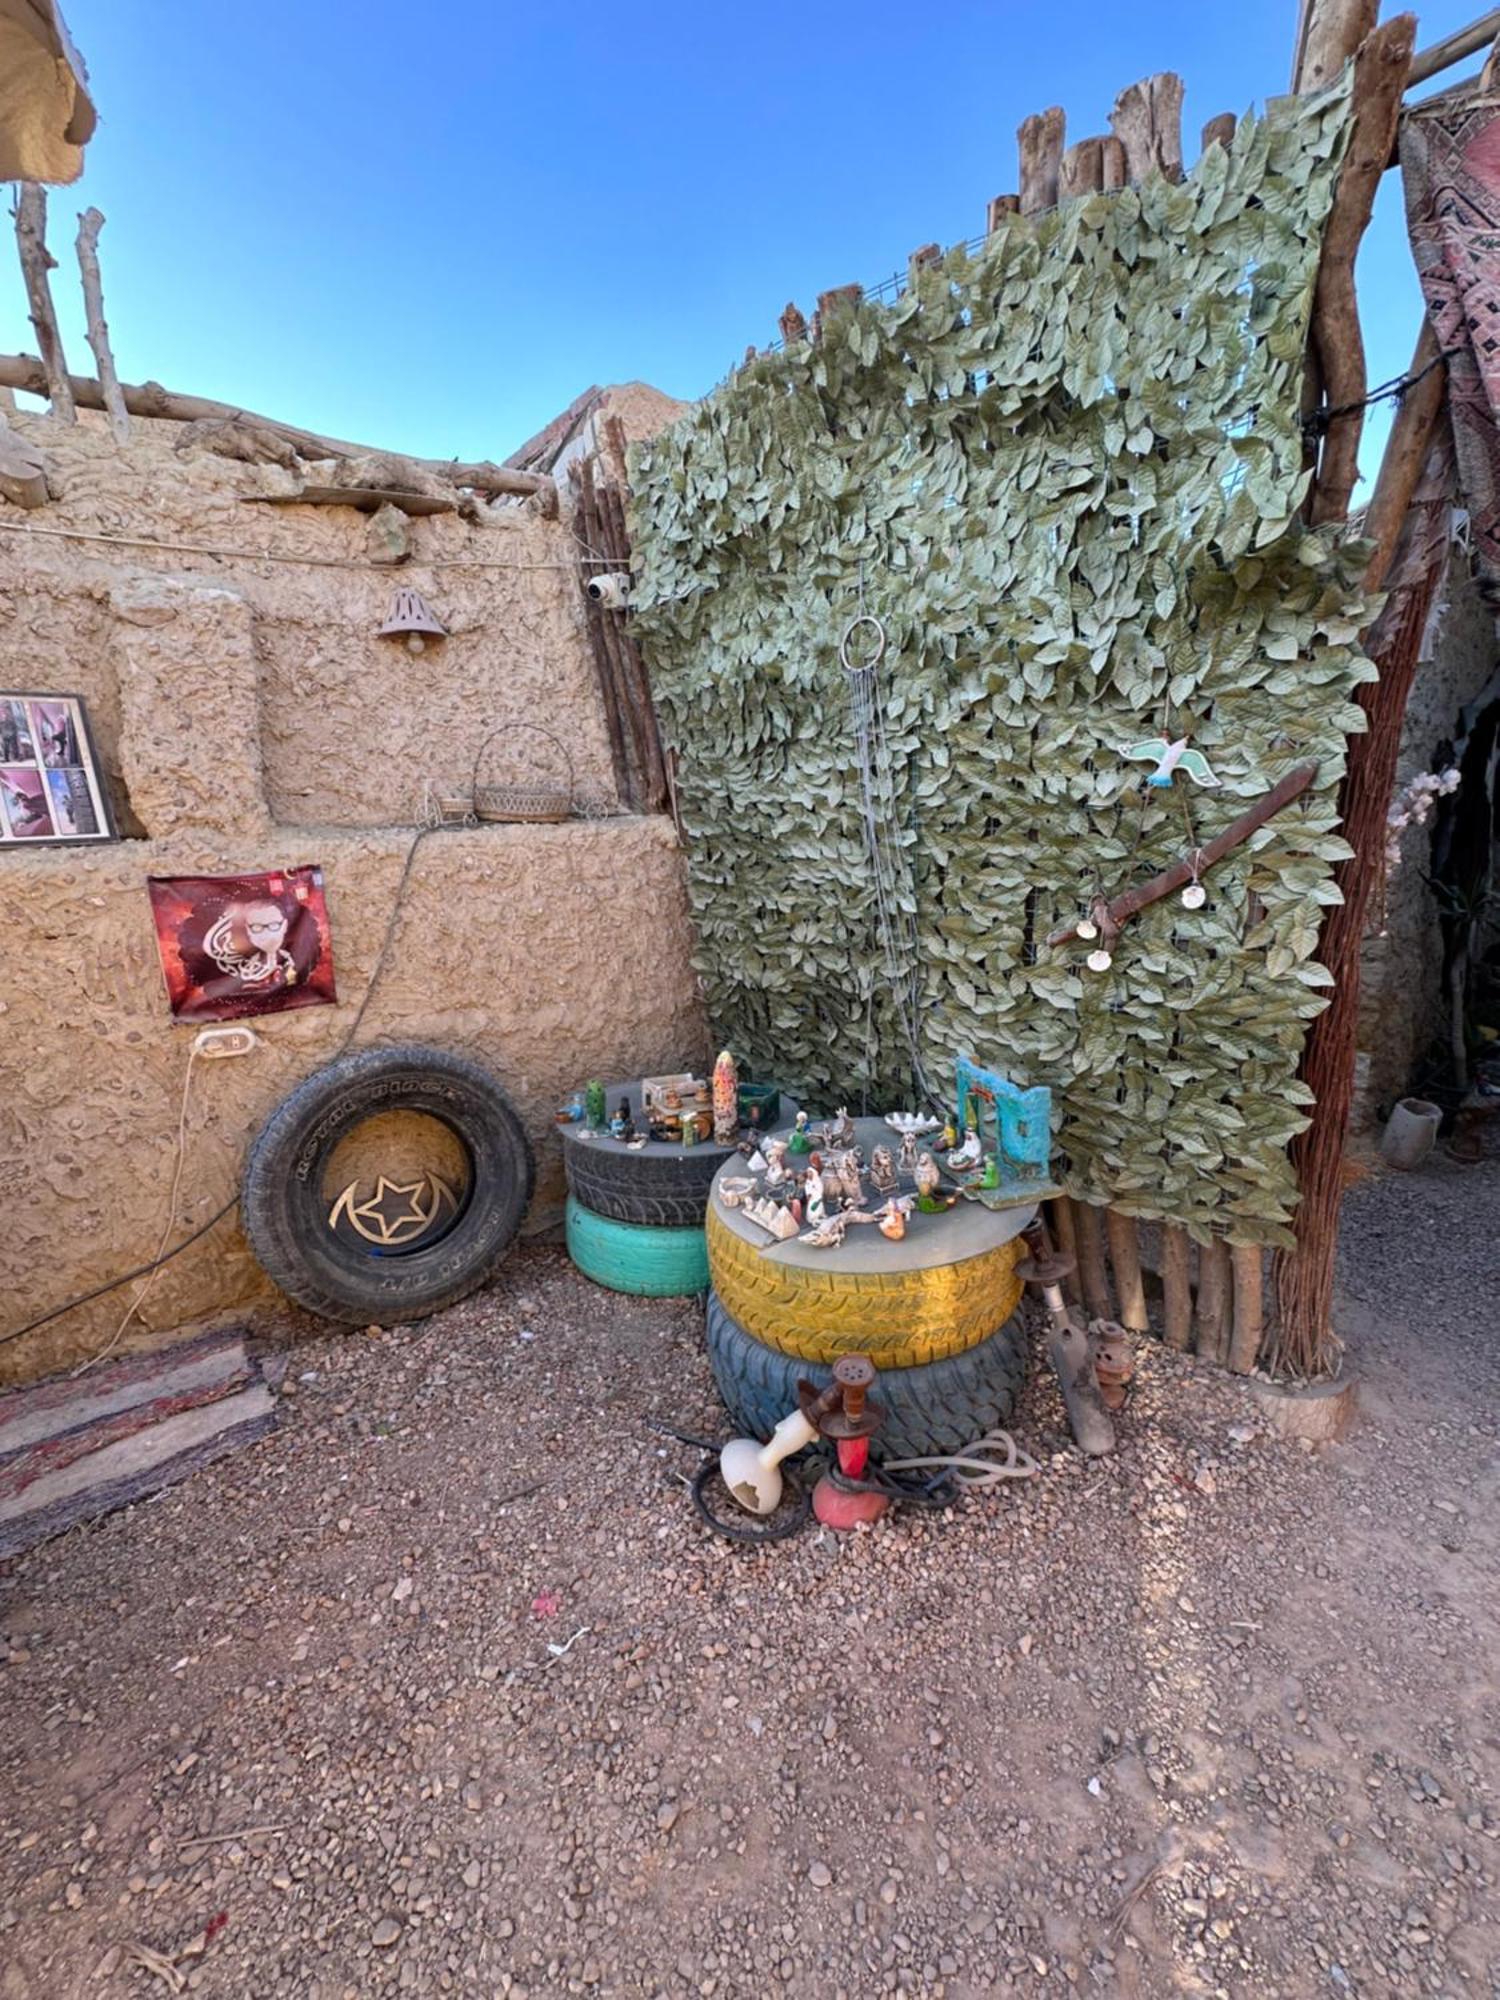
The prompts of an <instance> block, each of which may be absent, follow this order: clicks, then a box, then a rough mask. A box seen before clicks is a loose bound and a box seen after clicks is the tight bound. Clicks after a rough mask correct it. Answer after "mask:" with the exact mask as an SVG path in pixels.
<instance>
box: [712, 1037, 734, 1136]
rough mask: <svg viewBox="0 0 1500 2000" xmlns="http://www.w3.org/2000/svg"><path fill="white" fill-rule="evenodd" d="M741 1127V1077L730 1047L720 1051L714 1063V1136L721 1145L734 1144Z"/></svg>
mask: <svg viewBox="0 0 1500 2000" xmlns="http://www.w3.org/2000/svg"><path fill="white" fill-rule="evenodd" d="M739 1129H740V1079H739V1072H738V1071H737V1070H736V1068H735V1066H734V1057H733V1056H732V1055H731V1054H730V1053H729V1051H728V1049H722V1050H720V1052H719V1060H718V1061H717V1062H716V1063H715V1064H714V1138H715V1139H716V1140H717V1141H718V1143H719V1144H720V1145H721V1146H732V1145H733V1144H734V1141H735V1138H736V1136H737V1135H738V1133H739Z"/></svg>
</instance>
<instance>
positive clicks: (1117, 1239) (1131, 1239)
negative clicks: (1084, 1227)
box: [1104, 1208, 1151, 1333]
mask: <svg viewBox="0 0 1500 2000" xmlns="http://www.w3.org/2000/svg"><path fill="white" fill-rule="evenodd" d="M1104 1227H1105V1230H1106V1231H1107V1233H1108V1236H1109V1261H1110V1264H1111V1266H1112V1267H1113V1270H1114V1274H1115V1297H1116V1298H1117V1299H1118V1301H1119V1306H1120V1310H1119V1312H1118V1314H1117V1315H1116V1317H1117V1318H1118V1319H1119V1322H1120V1324H1121V1326H1128V1327H1129V1328H1130V1331H1131V1332H1132V1333H1148V1332H1149V1331H1150V1329H1151V1321H1150V1319H1149V1318H1148V1316H1147V1313H1146V1287H1145V1285H1144V1284H1143V1282H1142V1280H1141V1245H1140V1238H1139V1237H1138V1236H1137V1235H1136V1231H1135V1218H1134V1217H1133V1216H1130V1215H1122V1214H1121V1213H1120V1211H1119V1209H1117V1208H1107V1209H1105V1211H1104Z"/></svg>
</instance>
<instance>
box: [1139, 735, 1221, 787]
mask: <svg viewBox="0 0 1500 2000" xmlns="http://www.w3.org/2000/svg"><path fill="white" fill-rule="evenodd" d="M1120 755H1121V756H1122V757H1128V758H1130V759H1131V761H1132V762H1134V763H1137V764H1155V766H1156V769H1155V770H1154V771H1153V772H1152V773H1151V776H1150V777H1149V778H1148V779H1147V780H1146V783H1147V784H1148V785H1170V784H1171V782H1172V773H1173V772H1174V771H1186V772H1187V774H1188V776H1189V777H1190V778H1191V779H1192V781H1193V783H1194V784H1195V785H1208V786H1215V785H1217V784H1218V783H1219V782H1220V781H1219V779H1218V778H1216V777H1215V776H1214V774H1213V771H1212V769H1211V768H1210V766H1209V761H1208V759H1207V758H1206V757H1205V756H1204V754H1203V752H1202V751H1201V750H1189V748H1188V740H1187V738H1186V737H1185V736H1179V737H1178V739H1177V741H1176V742H1175V743H1169V742H1168V741H1167V739H1166V737H1165V736H1149V737H1147V739H1146V741H1145V742H1144V743H1132V744H1131V746H1130V748H1129V749H1128V750H1122V751H1121V752H1120Z"/></svg>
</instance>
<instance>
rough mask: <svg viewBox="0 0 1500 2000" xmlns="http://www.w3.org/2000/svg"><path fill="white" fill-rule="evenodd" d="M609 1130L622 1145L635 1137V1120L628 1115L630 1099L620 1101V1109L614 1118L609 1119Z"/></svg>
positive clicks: (624, 1098) (625, 1098) (623, 1098)
mask: <svg viewBox="0 0 1500 2000" xmlns="http://www.w3.org/2000/svg"><path fill="white" fill-rule="evenodd" d="M609 1129H610V1131H611V1132H612V1133H613V1135H614V1137H615V1138H617V1139H618V1140H620V1141H621V1143H622V1144H623V1143H624V1142H625V1141H626V1140H627V1139H633V1138H634V1137H635V1120H634V1119H633V1118H632V1117H631V1115H630V1099H629V1098H628V1097H622V1098H621V1099H620V1108H619V1110H618V1111H617V1112H616V1113H615V1115H614V1117H613V1118H611V1119H610V1121H609Z"/></svg>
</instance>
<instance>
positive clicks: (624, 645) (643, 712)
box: [598, 448, 669, 813]
mask: <svg viewBox="0 0 1500 2000" xmlns="http://www.w3.org/2000/svg"><path fill="white" fill-rule="evenodd" d="M622 456H623V448H622ZM598 498H599V501H600V503H601V505H600V511H601V515H602V526H603V530H604V551H605V554H606V555H608V556H609V557H610V558H611V560H612V561H614V562H615V563H617V564H618V565H619V567H620V569H621V570H622V571H625V572H627V573H628V571H629V569H630V530H629V529H628V527H627V526H626V524H625V495H624V492H623V490H622V489H621V488H620V487H618V486H611V485H606V486H605V487H604V488H603V489H602V491H600V492H599V494H598ZM605 615H606V617H608V618H610V619H611V620H612V621H613V624H614V629H615V632H616V634H617V636H618V639H619V646H620V657H621V660H622V662H623V665H624V669H625V686H626V689H627V691H628V693H629V696H630V703H631V712H632V714H633V715H635V716H638V717H639V732H638V734H639V740H640V746H641V780H642V793H643V799H642V803H643V806H644V808H645V810H646V811H647V812H652V813H659V812H666V811H667V809H668V804H669V789H668V785H667V765H666V758H665V756H664V755H663V753H662V747H661V726H660V724H659V723H658V721H657V715H656V702H655V699H654V697H653V696H652V693H651V676H650V675H649V674H648V673H647V671H646V662H645V660H644V659H643V658H642V656H641V649H640V647H639V646H638V645H637V644H636V642H635V634H634V633H633V632H632V631H631V629H630V623H629V620H628V618H627V617H626V616H625V615H624V614H623V613H621V612H618V611H616V612H607V613H606V614H605Z"/></svg>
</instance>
